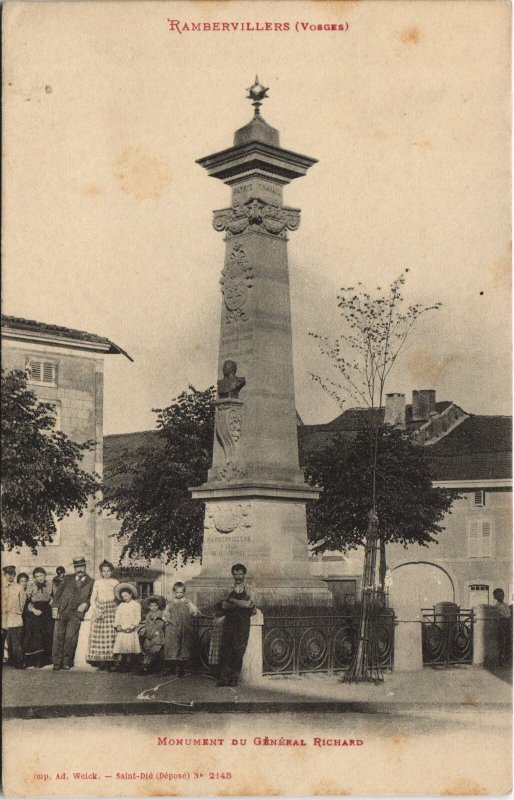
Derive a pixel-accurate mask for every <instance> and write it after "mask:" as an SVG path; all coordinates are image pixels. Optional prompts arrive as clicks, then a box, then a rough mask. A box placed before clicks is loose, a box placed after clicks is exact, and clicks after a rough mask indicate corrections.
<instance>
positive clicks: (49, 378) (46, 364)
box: [42, 361, 55, 383]
mask: <svg viewBox="0 0 514 800" xmlns="http://www.w3.org/2000/svg"><path fill="white" fill-rule="evenodd" d="M54 380H55V364H52V363H51V362H50V361H43V377H42V381H43V383H54Z"/></svg>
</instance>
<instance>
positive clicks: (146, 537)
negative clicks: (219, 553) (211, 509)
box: [102, 386, 215, 565]
mask: <svg viewBox="0 0 514 800" xmlns="http://www.w3.org/2000/svg"><path fill="white" fill-rule="evenodd" d="M214 398H215V391H214V388H213V387H211V388H209V389H206V390H205V391H199V390H197V389H195V388H194V387H193V386H190V387H189V389H188V390H187V391H185V392H182V394H180V395H179V397H177V398H175V399H174V400H173V401H172V403H171V405H170V406H168V407H167V408H164V409H154V411H155V412H156V413H157V415H158V416H157V431H156V441H153V442H151V443H149V444H148V445H146V446H143V447H140V448H138V450H137V451H136V452H135V453H130V452H129V451H127V450H125V451H123V452H122V453H121V455H120V456H119V458H118V459H117V460H116V462H115V463H114V465H113V467H112V468H111V470H110V472H109V473H107V472H106V480H107V482H108V483H109V484H110V487H111V488H109V489H108V490H107V491H106V494H105V497H104V500H103V503H102V505H103V507H104V508H106V509H107V510H109V511H110V512H111V513H113V514H114V515H115V516H116V517H117V518H118V519H120V520H122V524H121V529H120V531H119V533H118V534H117V537H118V539H120V541H123V542H124V547H123V551H122V557H123V556H124V555H128V556H129V557H137V556H139V557H143V558H147V559H150V558H155V557H159V558H164V559H165V560H166V562H170V561H171V562H172V563H173V564H175V565H178V564H180V563H186V562H188V561H192V560H194V559H195V558H199V557H200V556H201V554H202V537H203V521H204V504H203V503H199V502H198V501H197V500H192V499H191V497H190V493H189V491H188V487H189V486H198V485H199V484H201V483H204V482H205V481H206V480H207V471H208V469H209V467H210V466H211V460H212V445H213V438H214V406H213V400H214Z"/></svg>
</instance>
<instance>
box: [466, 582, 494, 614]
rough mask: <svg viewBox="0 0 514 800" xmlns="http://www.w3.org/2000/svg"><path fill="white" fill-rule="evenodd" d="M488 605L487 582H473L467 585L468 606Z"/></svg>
mask: <svg viewBox="0 0 514 800" xmlns="http://www.w3.org/2000/svg"><path fill="white" fill-rule="evenodd" d="M483 604H485V605H489V584H487V583H473V584H471V585H470V587H469V607H470V608H473V606H479V605H483Z"/></svg>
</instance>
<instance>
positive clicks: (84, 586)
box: [52, 557, 94, 670]
mask: <svg viewBox="0 0 514 800" xmlns="http://www.w3.org/2000/svg"><path fill="white" fill-rule="evenodd" d="M73 569H74V571H75V574H74V575H66V577H65V578H64V580H63V581H62V582H61V583H60V585H59V586H58V587H57V589H56V592H55V595H54V598H53V602H52V616H53V618H54V620H55V628H54V641H53V647H52V661H53V663H54V670H59V669H70V668H71V667H72V666H73V659H74V658H75V650H76V649H77V642H78V638H79V631H80V623H81V622H82V620H83V619H84V614H85V613H86V611H87V610H88V608H89V602H90V599H91V593H92V591H93V583H94V581H93V578H90V576H89V575H88V574H87V573H86V560H85V558H83V557H80V558H74V559H73Z"/></svg>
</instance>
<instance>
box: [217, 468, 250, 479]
mask: <svg viewBox="0 0 514 800" xmlns="http://www.w3.org/2000/svg"><path fill="white" fill-rule="evenodd" d="M247 477H248V472H247V471H246V470H245V469H243V468H242V467H238V466H237V465H236V464H226V466H224V467H218V469H217V470H216V474H215V477H214V480H215V481H238V480H241V481H242V480H244V479H245V478H247Z"/></svg>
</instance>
